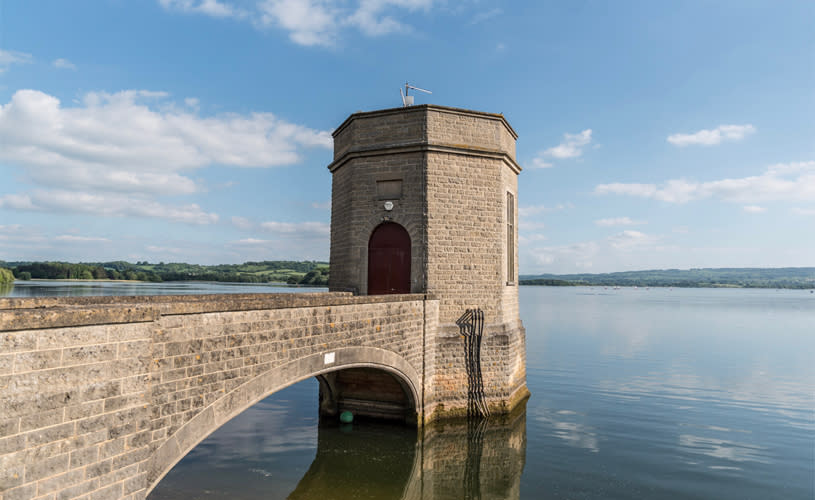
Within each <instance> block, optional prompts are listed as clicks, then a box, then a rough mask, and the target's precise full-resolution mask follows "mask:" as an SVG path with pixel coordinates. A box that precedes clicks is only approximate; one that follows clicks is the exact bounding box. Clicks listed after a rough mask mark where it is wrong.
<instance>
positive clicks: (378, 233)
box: [368, 222, 410, 295]
mask: <svg viewBox="0 0 815 500" xmlns="http://www.w3.org/2000/svg"><path fill="white" fill-rule="evenodd" d="M388 293H410V235H408V233H407V231H406V230H405V228H403V227H402V226H400V225H399V224H395V223H393V222H385V223H384V224H380V225H379V226H377V227H376V229H374V232H373V234H371V239H370V240H368V295H383V294H388Z"/></svg>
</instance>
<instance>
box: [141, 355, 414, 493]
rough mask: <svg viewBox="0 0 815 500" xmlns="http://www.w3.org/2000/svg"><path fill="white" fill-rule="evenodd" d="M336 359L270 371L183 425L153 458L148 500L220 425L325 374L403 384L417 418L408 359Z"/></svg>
mask: <svg viewBox="0 0 815 500" xmlns="http://www.w3.org/2000/svg"><path fill="white" fill-rule="evenodd" d="M333 353H334V359H335V361H334V362H333V363H330V364H326V357H325V353H319V354H312V355H309V356H305V357H302V358H299V359H296V360H293V361H291V362H289V363H286V364H284V365H281V366H277V367H275V368H272V369H270V370H268V371H266V372H264V373H262V374H260V375H258V376H257V377H255V378H253V379H251V380H249V381H247V382H246V383H244V384H242V385H240V386H238V387H236V388H235V389H233V390H232V391H230V392H229V393H227V394H225V395H224V396H222V397H221V398H220V399H218V400H217V401H215V402H214V403H213V404H211V405H210V406H209V407H207V408H205V409H204V410H203V411H201V412H200V413H198V414H197V415H196V416H195V417H193V418H192V419H190V420H189V421H188V422H187V423H185V424H184V425H182V426H181V427H180V428H179V429H178V430H177V431H176V432H175V433H173V434H172V436H170V437H169V438H168V439H167V440H166V441H165V442H164V443H163V444H162V445H161V446H159V447H158V448H157V449H156V450H155V451H154V452H153V454H152V456H151V458H150V463H149V467H148V477H147V480H148V487H147V492H146V495H149V494H150V492H151V491H152V490H153V488H155V487H156V485H157V484H158V483H159V482H160V481H161V479H162V478H164V476H165V475H167V473H168V472H169V471H170V470H171V469H172V468H173V467H174V466H175V465H176V464H177V463H178V462H179V461H180V460H181V459H182V458H184V456H186V455H187V453H189V452H190V451H192V449H193V448H195V447H196V446H197V445H198V444H199V443H200V442H201V441H203V440H204V439H206V438H207V437H208V436H209V435H210V434H212V433H213V432H215V431H216V430H217V429H218V428H220V427H221V426H222V425H224V424H225V423H227V422H228V421H230V420H232V419H233V418H235V417H236V416H238V415H239V414H241V413H242V412H243V411H244V410H246V409H248V408H249V407H251V406H253V405H255V404H256V403H258V402H259V401H261V400H262V399H264V398H266V397H268V396H270V395H272V394H274V393H275V392H277V391H280V390H281V389H285V388H286V387H289V386H291V385H294V384H296V383H297V382H301V381H303V380H306V379H308V378H311V377H318V380H319V378H320V377H321V376H323V375H325V374H329V373H332V372H337V371H341V370H345V369H350V368H374V369H377V370H381V371H383V372H386V373H388V374H390V375H392V376H393V377H394V378H396V379H397V380H398V381H399V382H400V384H401V385H402V387H403V388H404V389H405V395H406V396H407V398H408V401H409V404H410V405H412V407H413V409H414V410H415V411H416V413H417V414H420V413H421V401H422V392H421V391H422V379H421V377H420V375H419V373H418V372H417V371H416V370H415V369H414V368H413V367H412V366H411V365H410V364H409V363H408V362H407V361H406V360H405V359H404V358H402V357H401V356H399V355H398V354H396V353H394V352H392V351H388V350H385V349H380V348H377V347H361V346H360V347H347V348H342V349H337V350H335V351H333ZM320 383H321V385H322V384H323V381H321V382H320ZM418 418H419V419H421V418H422V417H421V416H419V417H418Z"/></svg>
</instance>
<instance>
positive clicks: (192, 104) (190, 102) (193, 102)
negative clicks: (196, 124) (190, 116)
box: [184, 97, 201, 111]
mask: <svg viewBox="0 0 815 500" xmlns="http://www.w3.org/2000/svg"><path fill="white" fill-rule="evenodd" d="M184 104H186V105H187V107H189V108H192V109H194V110H196V111H198V107H199V106H200V104H201V101H199V100H198V98H196V97H187V98H185V99H184Z"/></svg>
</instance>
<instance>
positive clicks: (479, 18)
mask: <svg viewBox="0 0 815 500" xmlns="http://www.w3.org/2000/svg"><path fill="white" fill-rule="evenodd" d="M503 13H504V11H503V10H502V9H499V8H497V7H496V8H494V9H490V10H485V11H482V12H478V13H476V15H474V16H473V18H472V19H471V20H470V24H478V23H482V22H484V21H486V20H488V19H492V18H493V17H496V16H500V15H501V14H503Z"/></svg>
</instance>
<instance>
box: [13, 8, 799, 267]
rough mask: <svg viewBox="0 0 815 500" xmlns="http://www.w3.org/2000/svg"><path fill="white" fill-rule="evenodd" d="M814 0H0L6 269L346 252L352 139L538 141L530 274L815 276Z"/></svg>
mask: <svg viewBox="0 0 815 500" xmlns="http://www.w3.org/2000/svg"><path fill="white" fill-rule="evenodd" d="M814 23H815V3H813V2H805V1H801V2H786V1H765V2H753V1H747V0H744V1H718V2H710V1H700V2H694V1H681V2H646V1H639V2H633V1H631V2H628V1H619V2H611V1H579V0H574V1H568V2H567V1H563V2H538V1H533V2H520V1H516V2H486V1H476V0H472V1H461V2H452V1H447V2H445V1H438V0H142V1H138V2H136V1H125V0H99V1H87V2H64V1H56V0H55V1H26V2H24V1H13V0H0V260H10V261H11V260H69V261H105V260H114V259H126V260H130V261H141V260H148V261H151V262H158V261H165V262H170V261H173V262H178V261H185V262H192V263H202V264H216V263H239V262H244V261H248V260H275V259H320V260H327V259H328V235H329V227H328V222H329V216H330V196H331V180H330V174H329V172H328V170H327V169H326V165H327V164H328V163H329V162H330V160H331V156H332V149H331V148H332V142H331V131H332V130H333V129H334V128H335V127H337V126H338V125H339V124H340V123H342V121H343V120H344V119H345V118H346V117H347V116H348V115H349V114H350V113H353V112H355V111H358V110H374V109H381V108H389V107H395V106H398V105H400V104H401V102H400V98H399V94H398V89H399V87H400V85H403V84H404V82H405V81H406V80H409V81H410V82H411V83H414V84H416V85H418V86H421V87H424V88H428V89H430V90H432V91H433V94H432V95H418V96H417V97H416V99H417V103H433V104H440V105H445V106H455V107H463V108H469V109H477V110H482V111H488V112H495V113H503V114H504V115H505V116H506V117H507V119H508V120H509V122H510V123H511V124H512V126H513V127H514V128H515V130H516V131H518V133H519V136H520V137H519V139H518V145H517V146H518V147H517V159H518V162H519V163H520V164H521V165H522V166H523V167H524V171H523V172H522V173H521V176H520V178H519V186H520V187H519V206H520V209H519V212H520V216H521V222H520V224H519V230H520V252H521V259H520V265H521V272H522V273H543V272H553V273H570V272H608V271H621V270H636V269H653V268H690V267H742V266H750V267H778V266H815V34H814V33H815V30H813V29H812V26H813V24H814Z"/></svg>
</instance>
